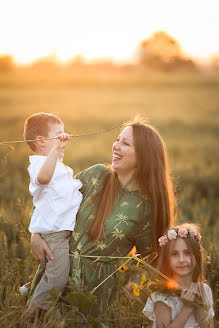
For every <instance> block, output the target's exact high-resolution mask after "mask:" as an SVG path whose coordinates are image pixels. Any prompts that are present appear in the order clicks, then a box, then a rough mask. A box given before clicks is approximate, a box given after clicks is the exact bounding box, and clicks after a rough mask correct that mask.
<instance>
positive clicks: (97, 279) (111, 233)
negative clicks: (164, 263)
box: [32, 164, 152, 312]
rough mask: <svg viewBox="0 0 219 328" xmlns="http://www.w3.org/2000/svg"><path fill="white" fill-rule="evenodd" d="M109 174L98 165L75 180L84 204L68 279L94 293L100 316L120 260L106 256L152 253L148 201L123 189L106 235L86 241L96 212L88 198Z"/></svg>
mask: <svg viewBox="0 0 219 328" xmlns="http://www.w3.org/2000/svg"><path fill="white" fill-rule="evenodd" d="M109 170H110V169H109V168H108V167H107V166H105V165H102V164H97V165H94V166H92V167H90V168H88V169H86V170H84V171H82V172H80V173H79V174H78V175H77V176H76V178H78V179H80V181H81V182H82V184H83V187H82V188H81V189H80V191H81V193H82V194H83V200H82V202H81V205H80V208H79V211H78V214H77V218H76V220H77V221H76V225H75V230H74V231H73V233H72V239H71V245H70V249H71V271H70V279H71V281H72V285H73V286H76V287H77V286H78V287H86V288H87V289H88V291H93V289H95V292H94V294H95V295H96V296H97V297H98V304H97V308H96V310H95V312H96V311H98V312H101V311H102V309H103V308H104V307H105V306H106V305H107V304H110V303H111V301H112V300H113V299H114V298H115V296H116V294H117V292H118V289H119V273H118V271H117V272H116V273H115V274H113V273H114V271H116V270H117V268H118V264H119V260H118V259H110V258H107V256H115V257H116V256H119V257H122V256H126V255H127V254H128V253H129V252H130V251H131V249H132V248H133V246H134V245H135V246H136V249H137V253H140V254H141V255H142V256H145V255H147V254H149V253H150V252H151V246H152V215H151V201H150V200H149V199H147V198H146V197H144V198H142V195H141V192H140V191H129V190H127V189H122V191H121V193H120V195H119V198H118V200H117V201H116V204H115V206H114V208H113V210H112V212H111V214H110V216H109V218H108V219H107V221H106V223H105V232H104V236H103V237H102V238H101V240H99V241H98V242H93V241H91V240H90V239H89V238H88V235H87V231H88V229H89V227H90V224H91V222H92V220H93V219H94V216H95V212H96V208H95V207H94V205H93V203H92V202H91V197H92V196H93V195H94V193H95V192H96V191H97V190H98V189H100V188H101V186H102V182H103V180H104V178H105V177H106V175H107V174H108V173H109ZM88 256H93V257H88ZM98 256H106V257H103V258H102V257H101V258H98ZM120 264H121V263H120ZM112 274H113V275H112ZM110 275H112V276H110ZM34 280H35V283H33V284H32V285H33V286H35V285H36V284H37V281H39V275H38V277H37V275H36V277H35V279H34ZM104 280H105V282H104V283H102V282H103V281H104ZM101 283H102V284H101ZM99 284H100V286H99V287H98V288H96V287H97V286H98V285H99Z"/></svg>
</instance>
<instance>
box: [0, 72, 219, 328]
mask: <svg viewBox="0 0 219 328" xmlns="http://www.w3.org/2000/svg"><path fill="white" fill-rule="evenodd" d="M40 111H43V112H52V113H54V114H56V115H59V116H60V117H61V118H62V120H63V121H64V123H65V130H66V132H68V133H72V134H84V133H89V132H94V131H100V130H103V129H108V128H111V127H116V126H120V125H121V124H122V123H123V122H125V121H127V120H130V119H132V118H133V117H134V116H135V115H137V114H139V115H141V116H143V117H144V118H146V119H147V121H148V122H149V123H150V124H152V125H153V126H155V127H156V128H157V129H158V131H159V132H160V134H161V136H162V137H163V139H164V141H165V143H166V145H167V149H168V153H169V158H170V166H171V172H172V176H173V179H174V185H175V190H176V196H177V202H178V207H179V210H178V217H177V222H178V223H182V222H185V221H189V222H195V223H197V224H199V225H200V227H201V234H202V236H203V239H202V244H203V246H204V248H205V250H206V260H205V277H206V279H207V280H208V282H209V284H210V286H211V288H212V291H213V297H214V304H215V312H216V319H215V324H217V320H219V312H218V310H219V282H218V276H219V271H218V270H219V269H218V260H219V257H218V253H217V250H218V240H219V235H218V231H219V230H218V228H219V220H218V216H219V202H218V199H219V167H218V163H219V144H218V137H219V77H215V76H214V77H212V76H201V75H193V76H168V75H165V76H153V75H144V76H143V75H139V74H137V73H121V74H119V73H118V74H114V75H113V74H111V75H110V74H104V73H100V72H98V74H94V73H93V74H89V75H88V76H86V75H82V76H74V74H70V73H69V72H65V73H57V72H54V73H50V74H48V75H47V74H42V73H41V74H36V73H35V74H30V73H23V74H22V73H21V72H14V73H13V72H12V73H10V74H6V73H5V74H2V75H0V141H11V140H22V138H23V137H22V134H23V125H24V121H25V119H26V118H27V117H28V116H29V115H31V114H33V113H35V112H40ZM118 133H119V130H112V131H108V132H105V133H100V134H96V135H91V136H83V137H77V138H73V139H72V140H71V141H70V142H69V144H68V146H67V147H66V150H65V159H64V162H65V164H67V165H69V166H71V167H72V168H73V169H74V172H75V173H77V172H79V171H81V170H83V169H85V168H87V167H89V166H91V165H93V164H96V163H111V158H112V151H111V145H112V143H113V142H114V140H115V139H116V137H117V135H118ZM12 146H13V147H14V150H13V149H10V148H8V147H6V146H3V145H0V327H2V328H3V327H7V328H14V327H28V324H27V323H25V322H24V321H22V319H21V314H22V312H23V310H24V307H25V303H26V297H24V296H21V295H20V294H19V291H18V288H19V286H21V285H23V284H24V283H26V282H27V281H31V279H32V278H33V275H34V273H35V271H36V268H37V265H38V264H37V263H36V261H35V260H34V259H33V258H32V256H31V251H30V233H29V231H28V225H29V222H30V215H31V211H32V199H31V197H30V195H29V191H28V185H29V176H28V172H27V167H28V165H29V164H28V156H29V155H31V151H30V149H29V147H28V146H27V145H26V144H13V145H12ZM142 309H143V305H142V304H141V303H140V302H138V301H136V302H133V301H131V300H130V301H129V300H128V299H126V298H125V297H121V302H120V304H118V309H117V311H116V312H112V311H110V309H109V312H108V313H106V314H104V315H103V316H101V317H99V318H93V317H91V316H89V315H87V314H86V311H85V312H84V311H83V309H82V310H81V308H80V306H79V307H78V306H77V305H69V304H65V303H63V302H62V303H59V304H54V305H53V306H52V307H51V309H50V311H49V313H47V315H46V318H45V317H44V319H42V320H44V321H43V323H42V327H63V328H64V327H127V328H128V327H132V328H133V327H139V328H140V327H150V323H149V321H147V320H146V319H145V318H144V317H143V315H142V313H141V311H142Z"/></svg>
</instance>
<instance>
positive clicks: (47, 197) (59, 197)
mask: <svg viewBox="0 0 219 328" xmlns="http://www.w3.org/2000/svg"><path fill="white" fill-rule="evenodd" d="M45 159H46V156H39V155H33V156H30V157H29V160H30V166H29V167H28V172H29V174H30V185H29V190H30V194H31V195H32V196H33V204H34V206H35V209H34V211H33V215H32V218H31V222H30V226H29V231H30V232H31V233H34V232H38V233H44V234H48V233H52V232H58V231H62V230H71V231H73V230H74V227H75V223H76V214H77V212H78V209H79V206H80V203H81V201H82V194H81V192H80V191H79V189H80V188H81V187H82V183H81V181H80V180H76V179H73V170H72V169H71V168H70V167H68V166H65V165H64V164H63V163H61V162H59V161H57V164H56V168H55V171H54V174H53V177H52V179H51V180H50V182H49V183H48V184H46V185H41V184H40V183H39V182H38V181H37V175H38V173H39V170H40V168H41V166H42V164H43V162H44V161H45Z"/></svg>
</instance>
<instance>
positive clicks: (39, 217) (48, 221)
mask: <svg viewBox="0 0 219 328" xmlns="http://www.w3.org/2000/svg"><path fill="white" fill-rule="evenodd" d="M54 137H56V138H57V139H50V140H45V139H43V138H54ZM35 139H37V141H34V142H28V145H29V146H30V148H31V149H32V151H33V152H34V154H35V155H33V156H30V157H29V159H30V166H29V167H28V171H29V174H30V186H29V190H30V194H31V195H32V196H33V204H34V211H33V214H32V218H31V222H30V226H29V231H30V232H31V233H40V234H41V236H42V238H43V239H44V240H45V242H46V243H47V245H48V247H49V249H50V250H51V252H52V254H53V256H54V259H53V260H49V259H46V268H45V273H44V276H43V278H42V279H41V281H40V283H39V285H38V287H37V288H36V290H35V292H34V295H33V297H32V299H31V301H30V304H29V306H28V311H31V312H32V311H33V310H34V309H36V308H41V309H43V310H47V309H48V308H49V303H48V302H47V301H46V299H47V296H48V293H47V292H48V290H49V289H51V288H52V287H56V288H58V289H59V290H60V291H63V290H64V288H65V286H66V283H67V279H68V275H69V268H70V261H69V238H70V235H71V232H72V231H73V230H74V226H75V222H76V214H77V211H78V208H79V206H80V203H81V201H82V194H81V193H80V191H79V189H80V188H81V187H82V183H81V182H80V181H79V180H76V179H73V170H72V169H71V168H70V167H68V166H65V165H64V164H63V163H62V162H61V161H62V158H63V156H64V148H65V147H66V145H67V143H68V141H69V140H70V139H71V137H70V135H69V134H67V133H64V124H63V122H62V121H61V119H60V118H59V117H57V116H55V115H53V114H48V113H36V114H34V115H32V116H30V117H29V118H28V119H27V120H26V122H25V125H24V140H35Z"/></svg>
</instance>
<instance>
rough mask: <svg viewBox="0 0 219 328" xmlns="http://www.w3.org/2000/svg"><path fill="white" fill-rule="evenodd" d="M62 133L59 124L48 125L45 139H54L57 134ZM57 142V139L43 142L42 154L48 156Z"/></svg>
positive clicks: (62, 129) (61, 127) (62, 127)
mask: <svg viewBox="0 0 219 328" xmlns="http://www.w3.org/2000/svg"><path fill="white" fill-rule="evenodd" d="M63 132H64V125H63V124H61V123H56V124H50V125H49V131H48V135H47V138H53V137H56V136H57V135H58V134H60V133H63ZM57 142H59V141H58V140H57V139H51V140H44V147H43V148H42V151H43V154H44V155H46V156H47V155H48V154H49V152H50V151H51V149H52V148H53V147H54V146H55V144H56V143H57Z"/></svg>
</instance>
